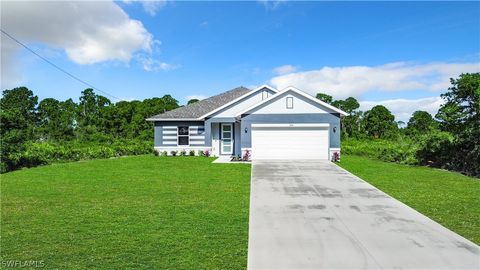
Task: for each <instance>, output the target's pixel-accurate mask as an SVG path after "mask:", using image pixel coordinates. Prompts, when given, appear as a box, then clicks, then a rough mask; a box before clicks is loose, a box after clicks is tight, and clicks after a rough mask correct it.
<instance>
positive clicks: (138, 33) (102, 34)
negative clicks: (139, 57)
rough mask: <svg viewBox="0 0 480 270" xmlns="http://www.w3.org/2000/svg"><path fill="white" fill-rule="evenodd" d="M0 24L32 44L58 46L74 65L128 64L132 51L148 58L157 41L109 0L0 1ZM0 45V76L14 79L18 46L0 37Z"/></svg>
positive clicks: (12, 33) (4, 37)
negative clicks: (76, 0) (0, 54)
mask: <svg viewBox="0 0 480 270" xmlns="http://www.w3.org/2000/svg"><path fill="white" fill-rule="evenodd" d="M1 24H2V29H3V30H5V31H7V32H8V33H10V34H11V35H13V36H14V37H16V38H17V39H19V40H20V41H22V42H24V43H26V44H27V45H28V44H34V43H38V44H44V45H46V46H48V47H50V48H55V49H60V50H64V51H65V53H66V55H67V56H68V58H69V59H70V60H72V61H73V62H75V63H77V64H94V63H99V62H105V61H122V62H129V61H130V60H131V59H132V57H133V56H134V54H144V55H145V56H144V58H145V57H153V56H152V54H153V52H154V49H155V46H156V43H157V42H158V41H156V40H154V38H153V36H152V34H151V33H149V32H148V31H147V30H146V29H145V27H144V26H143V24H142V22H140V21H138V20H134V19H131V18H130V17H129V16H128V14H126V13H125V12H124V11H123V10H122V9H121V8H120V7H119V6H118V5H117V4H116V3H114V2H111V1H96V2H91V1H78V2H69V1H51V2H43V1H42V2H40V1H32V2H23V1H5V2H2V9H1ZM1 43H2V63H1V65H2V78H14V77H19V76H18V75H16V74H14V73H15V69H18V64H17V63H18V62H19V61H15V58H16V54H17V52H18V51H19V49H20V48H21V47H20V46H19V45H16V44H14V43H13V42H12V41H11V40H9V39H8V38H7V37H6V36H4V35H2V40H1ZM2 81H3V79H2ZM3 86H4V84H3V82H2V87H3Z"/></svg>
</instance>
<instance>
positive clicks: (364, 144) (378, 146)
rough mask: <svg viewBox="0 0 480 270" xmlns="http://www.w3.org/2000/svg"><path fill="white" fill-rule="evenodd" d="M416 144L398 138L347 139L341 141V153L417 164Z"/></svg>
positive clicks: (409, 140)
mask: <svg viewBox="0 0 480 270" xmlns="http://www.w3.org/2000/svg"><path fill="white" fill-rule="evenodd" d="M418 148H419V144H418V142H415V141H414V140H411V139H409V138H404V137H399V138H397V139H395V140H385V139H364V140H358V139H348V140H343V141H342V153H343V154H351V155H359V156H366V157H370V158H374V159H379V160H383V161H388V162H398V163H402V164H411V165H414V164H417V163H418V161H417V159H416V156H415V154H416V151H417V149H418Z"/></svg>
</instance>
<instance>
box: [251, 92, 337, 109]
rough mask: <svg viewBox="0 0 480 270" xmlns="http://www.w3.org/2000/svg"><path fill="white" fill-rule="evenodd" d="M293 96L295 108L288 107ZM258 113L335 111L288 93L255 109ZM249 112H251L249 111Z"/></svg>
mask: <svg viewBox="0 0 480 270" xmlns="http://www.w3.org/2000/svg"><path fill="white" fill-rule="evenodd" d="M288 97H293V109H287V105H286V104H287V98H288ZM254 112H255V113H256V114H300V113H301V114H305V113H316V114H318V113H333V112H334V111H332V110H329V109H328V108H325V107H322V106H321V105H318V104H315V103H314V102H312V101H311V100H308V99H306V98H305V97H302V96H300V95H298V94H296V93H292V92H290V93H288V94H286V95H284V96H282V97H280V98H278V99H274V100H272V101H271V102H268V103H267V104H264V105H263V106H260V108H258V109H256V110H254ZM247 113H249V112H247Z"/></svg>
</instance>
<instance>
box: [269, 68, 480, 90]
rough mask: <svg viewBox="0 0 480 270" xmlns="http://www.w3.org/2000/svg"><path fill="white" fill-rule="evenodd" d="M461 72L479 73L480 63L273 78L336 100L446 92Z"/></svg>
mask: <svg viewBox="0 0 480 270" xmlns="http://www.w3.org/2000/svg"><path fill="white" fill-rule="evenodd" d="M463 72H480V63H478V62H477V63H441V62H439V63H436V62H434V63H426V64H417V63H409V62H397V63H389V64H385V65H380V66H346V67H323V68H321V69H318V70H311V71H305V72H295V73H289V74H285V75H280V76H276V77H274V78H272V79H271V80H270V83H271V84H272V85H273V86H275V87H276V88H279V89H283V88H285V87H288V86H295V87H297V88H299V89H301V90H303V91H306V92H308V93H310V94H315V93H317V92H323V93H327V94H330V95H332V96H334V97H335V98H346V97H349V96H354V97H358V96H360V95H362V94H364V93H366V92H369V91H375V90H377V91H389V92H391V91H405V90H418V89H425V90H430V91H439V90H443V89H446V88H448V86H449V85H450V80H449V78H451V77H457V76H458V75H460V74H461V73H463Z"/></svg>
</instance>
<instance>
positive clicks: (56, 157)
mask: <svg viewBox="0 0 480 270" xmlns="http://www.w3.org/2000/svg"><path fill="white" fill-rule="evenodd" d="M152 149H153V142H152V141H137V142H136V141H120V140H118V141H115V142H114V143H111V144H102V145H98V144H95V143H91V144H85V143H78V142H73V141H72V142H64V143H47V142H28V143H26V145H25V151H23V152H21V153H17V154H16V155H17V156H16V158H17V160H19V162H20V163H21V164H22V167H35V166H38V165H46V164H50V163H54V162H66V161H79V160H88V159H97V158H112V157H120V156H130V155H141V154H150V153H153V152H154V151H153V150H152Z"/></svg>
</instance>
